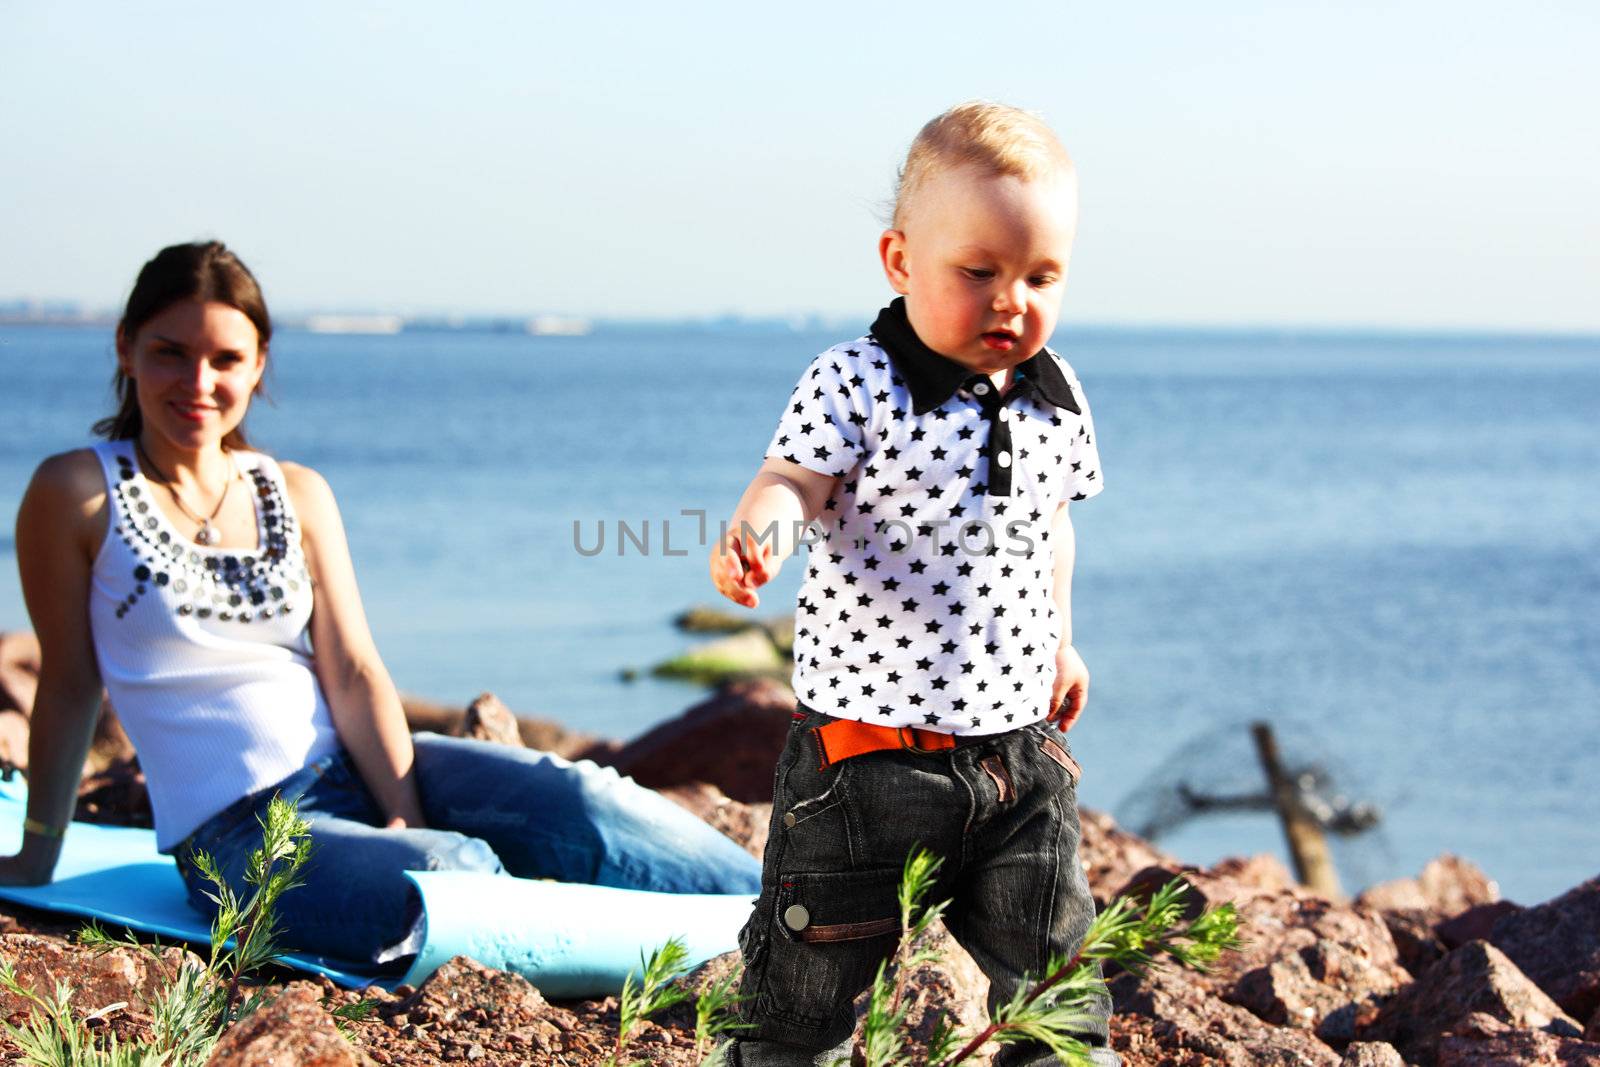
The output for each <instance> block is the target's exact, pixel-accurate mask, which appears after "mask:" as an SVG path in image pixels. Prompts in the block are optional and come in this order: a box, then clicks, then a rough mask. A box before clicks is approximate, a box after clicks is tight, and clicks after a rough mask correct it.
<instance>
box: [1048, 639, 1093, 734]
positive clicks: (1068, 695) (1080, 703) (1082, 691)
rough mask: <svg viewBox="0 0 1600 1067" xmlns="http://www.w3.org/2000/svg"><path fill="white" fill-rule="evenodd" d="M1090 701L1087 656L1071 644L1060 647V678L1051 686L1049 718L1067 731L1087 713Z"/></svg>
mask: <svg viewBox="0 0 1600 1067" xmlns="http://www.w3.org/2000/svg"><path fill="white" fill-rule="evenodd" d="M1088 703H1089V668H1088V667H1085V666H1084V665H1083V657H1081V656H1079V655H1078V650H1077V649H1075V648H1073V647H1072V646H1071V645H1066V644H1064V645H1062V646H1061V647H1060V648H1059V649H1057V650H1056V681H1055V684H1054V685H1053V686H1051V687H1050V714H1049V716H1048V720H1049V721H1050V722H1053V723H1055V725H1056V729H1058V730H1060V731H1061V732H1062V733H1066V732H1067V731H1068V730H1070V729H1072V724H1073V723H1075V722H1077V721H1078V716H1079V715H1082V714H1083V709H1084V705H1086V704H1088Z"/></svg>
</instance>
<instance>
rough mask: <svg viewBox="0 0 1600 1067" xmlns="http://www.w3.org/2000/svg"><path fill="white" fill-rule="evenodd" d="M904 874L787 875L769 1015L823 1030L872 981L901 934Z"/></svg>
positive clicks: (766, 981)
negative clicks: (901, 879) (901, 895)
mask: <svg viewBox="0 0 1600 1067" xmlns="http://www.w3.org/2000/svg"><path fill="white" fill-rule="evenodd" d="M899 884H900V871H899V870H897V869H883V870H867V871H843V872H837V873H827V874H821V873H798V874H787V875H783V876H782V881H781V882H780V883H779V885H778V887H777V892H776V894H775V898H774V908H773V911H772V926H773V927H775V929H769V930H768V931H766V940H767V942H768V943H767V944H766V945H765V946H763V947H764V949H765V950H766V951H765V954H764V955H765V958H764V960H763V961H762V968H763V973H762V975H761V981H760V991H759V994H758V995H759V1004H760V1008H761V1012H762V1013H763V1014H768V1015H775V1016H778V1017H780V1018H785V1019H789V1020H791V1021H793V1022H796V1023H800V1024H802V1025H805V1026H813V1027H815V1026H822V1025H824V1024H826V1023H827V1022H828V1021H829V1020H831V1019H833V1018H834V1017H835V1016H836V1015H837V1014H838V1013H839V1012H840V1011H841V1008H848V1005H849V1002H850V999H851V998H852V997H853V996H854V995H855V993H856V991H857V990H859V989H860V988H862V987H863V986H864V985H865V984H866V983H867V982H868V981H870V979H871V975H872V973H873V971H874V970H875V969H876V968H877V965H878V963H879V962H880V961H881V960H882V959H884V958H885V957H886V956H888V954H889V953H890V952H891V951H892V950H893V948H894V944H895V940H896V938H897V937H898V935H899V933H900V905H899V897H898V890H899Z"/></svg>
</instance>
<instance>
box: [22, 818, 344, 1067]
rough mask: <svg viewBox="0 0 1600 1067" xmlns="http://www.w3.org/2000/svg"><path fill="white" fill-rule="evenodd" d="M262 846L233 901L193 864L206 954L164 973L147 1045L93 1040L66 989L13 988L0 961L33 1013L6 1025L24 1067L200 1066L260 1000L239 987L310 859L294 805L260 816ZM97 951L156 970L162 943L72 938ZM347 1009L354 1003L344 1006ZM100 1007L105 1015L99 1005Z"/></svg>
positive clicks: (210, 867) (211, 871)
mask: <svg viewBox="0 0 1600 1067" xmlns="http://www.w3.org/2000/svg"><path fill="white" fill-rule="evenodd" d="M261 830H262V841H261V847H260V848H259V849H257V850H256V851H254V852H252V853H251V854H250V859H249V863H248V864H247V869H246V871H245V881H246V882H247V883H248V884H249V885H250V886H251V887H252V889H251V891H250V892H249V893H248V894H247V896H246V897H245V898H244V899H243V900H241V899H240V898H239V896H238V894H236V893H234V891H233V890H232V888H230V887H229V886H228V884H227V882H226V881H224V880H223V877H222V872H221V871H220V870H218V868H217V866H216V863H215V862H214V861H213V860H212V858H211V857H210V856H207V855H205V854H204V853H199V854H197V855H196V856H195V859H194V862H195V864H196V866H198V867H199V869H200V871H201V873H202V874H204V875H205V876H206V879H207V880H208V881H210V882H211V883H212V886H213V887H214V891H213V892H209V893H208V894H207V895H208V896H209V897H210V898H211V899H212V900H213V901H215V902H216V904H217V917H216V918H215V919H214V920H212V923H211V951H210V956H209V959H208V961H207V962H206V964H205V965H204V966H199V967H197V966H195V965H194V964H192V963H185V964H183V965H181V966H179V967H178V968H177V971H176V973H173V974H171V975H168V976H167V978H166V981H165V983H164V985H163V986H162V988H161V991H160V992H159V993H158V994H157V995H156V997H155V999H154V1000H152V1002H151V1004H150V1031H151V1034H150V1037H149V1039H148V1040H145V1041H140V1042H137V1043H131V1044H128V1045H120V1044H119V1043H118V1042H117V1040H116V1037H115V1036H114V1035H113V1036H111V1037H110V1038H109V1039H108V1040H106V1041H105V1042H103V1043H100V1042H97V1041H96V1039H95V1037H94V1035H93V1034H92V1033H90V1031H89V1029H88V1027H87V1026H86V1025H85V1024H86V1023H87V1021H88V1018H89V1017H87V1016H84V1017H78V1016H75V1015H74V1014H73V1010H72V1003H71V1002H72V993H73V991H72V989H71V988H70V987H68V986H67V985H66V984H64V983H58V984H57V986H56V991H55V994H54V995H53V996H40V995H39V994H37V993H35V992H34V991H33V990H31V989H28V988H26V987H24V986H22V985H21V984H20V983H18V981H17V978H16V974H15V972H14V971H13V969H12V968H11V966H10V964H8V963H6V962H5V961H3V960H0V987H4V988H5V989H6V990H7V991H9V992H11V993H13V994H15V995H17V996H20V997H22V998H24V999H25V1000H27V1001H28V1002H29V1003H30V1004H31V1005H32V1009H31V1010H30V1012H29V1014H28V1018H27V1020H26V1021H25V1022H24V1023H23V1024H22V1025H21V1026H13V1025H12V1024H10V1023H5V1024H3V1025H4V1029H5V1034H6V1036H7V1037H9V1038H10V1039H11V1041H12V1043H13V1044H15V1045H16V1046H17V1048H18V1049H19V1050H20V1052H21V1054H22V1056H21V1060H22V1062H23V1063H26V1064H30V1065H32V1067H200V1065H201V1064H203V1063H205V1061H206V1058H207V1057H209V1056H210V1055H211V1049H212V1047H213V1046H214V1045H215V1044H216V1043H217V1039H218V1038H219V1037H221V1036H222V1032H223V1031H224V1030H226V1029H227V1028H228V1027H229V1026H231V1025H233V1024H234V1023H236V1022H238V1021H239V1020H240V1019H242V1018H244V1017H245V1016H246V1015H249V1014H250V1013H251V1012H253V1011H255V1010H256V1009H257V1008H258V1007H260V1006H261V1004H262V1003H263V995H262V994H261V993H260V992H259V991H254V992H251V993H249V994H248V995H245V994H244V993H243V991H242V989H241V987H240V982H241V981H242V980H243V979H245V978H247V977H249V976H250V975H251V974H253V973H254V972H255V971H257V970H258V969H260V968H261V967H263V966H265V965H266V964H268V963H271V962H272V961H274V960H276V959H277V958H278V956H279V954H280V953H279V947H278V936H279V933H280V931H279V928H278V921H277V913H276V906H277V902H278V898H279V897H281V896H282V895H283V894H284V893H286V892H288V891H289V890H291V889H293V888H295V887H296V886H298V885H300V884H302V883H301V878H300V872H301V869H302V868H303V867H304V866H305V862H306V860H307V859H308V858H309V857H310V855H311V838H310V833H311V827H310V825H309V824H308V823H307V822H306V821H305V820H304V819H302V818H300V816H299V813H298V812H296V811H295V808H294V805H293V804H291V803H289V802H288V801H286V800H284V799H282V798H281V797H274V798H273V799H272V801H271V803H270V804H268V806H267V813H266V816H265V818H263V819H262V820H261ZM78 941H79V943H80V944H84V945H88V946H90V947H92V948H94V949H95V950H96V951H100V952H108V951H110V950H111V949H113V948H132V949H134V950H135V951H139V952H148V953H150V955H151V956H153V957H154V958H155V959H156V960H158V961H161V962H162V963H163V965H164V963H165V960H164V959H163V957H162V956H161V945H160V942H159V941H158V942H156V944H155V945H154V946H148V945H142V944H140V943H139V942H137V941H135V940H133V937H132V935H131V934H129V935H128V936H126V937H124V938H114V937H111V936H109V935H108V934H106V932H105V931H103V930H101V929H100V927H98V926H96V925H94V924H92V923H91V924H90V925H88V926H86V927H84V929H83V930H82V931H81V932H80V934H79V935H78ZM351 1007H352V1008H354V1007H359V1005H352V1006H351ZM102 1010H104V1009H102Z"/></svg>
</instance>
